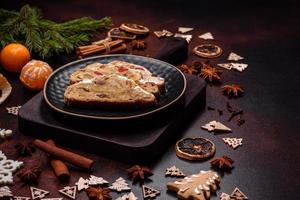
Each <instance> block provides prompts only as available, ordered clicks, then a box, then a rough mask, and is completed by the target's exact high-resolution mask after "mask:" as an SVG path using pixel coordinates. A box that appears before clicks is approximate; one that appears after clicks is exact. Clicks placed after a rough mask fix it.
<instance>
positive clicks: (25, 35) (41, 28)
mask: <svg viewBox="0 0 300 200" xmlns="http://www.w3.org/2000/svg"><path fill="white" fill-rule="evenodd" d="M0 21H1V22H2V25H1V26H0V45H1V47H3V46H5V45H6V44H8V43H11V42H15V41H19V42H20V43H22V44H24V45H25V46H27V47H28V49H29V50H30V51H31V53H35V54H37V55H38V56H39V57H41V58H46V57H50V56H52V55H54V54H59V53H63V52H66V53H70V52H71V51H72V50H74V49H75V48H76V47H78V46H80V45H82V44H85V43H87V42H88V41H89V39H90V37H91V36H92V35H93V34H95V33H96V32H97V31H103V30H105V29H108V28H109V27H110V26H111V19H110V18H109V17H104V18H102V19H100V20H95V19H93V18H90V17H83V18H79V19H74V20H71V21H68V22H64V23H55V22H53V21H50V20H47V19H44V18H43V16H42V13H41V11H40V10H39V9H38V8H35V7H30V6H29V5H25V6H23V7H22V8H21V9H20V12H19V13H18V12H14V11H7V10H4V9H0Z"/></svg>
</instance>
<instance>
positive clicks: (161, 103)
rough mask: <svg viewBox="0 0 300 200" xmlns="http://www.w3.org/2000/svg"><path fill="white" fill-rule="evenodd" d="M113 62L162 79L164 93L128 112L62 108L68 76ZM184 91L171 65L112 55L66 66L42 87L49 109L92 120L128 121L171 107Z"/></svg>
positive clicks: (58, 70) (123, 55)
mask: <svg viewBox="0 0 300 200" xmlns="http://www.w3.org/2000/svg"><path fill="white" fill-rule="evenodd" d="M114 60H121V61H126V62H129V63H134V64H137V65H142V66H144V67H146V68H147V69H149V70H150V71H151V72H152V73H153V75H154V76H159V77H162V78H164V79H165V82H166V92H165V93H163V94H161V95H160V97H159V100H158V103H157V104H156V105H155V106H152V107H147V108H139V109H132V110H128V109H127V110H116V109H114V110H108V109H105V110H103V109H102V110H101V109H100V108H97V109H91V108H78V107H67V106H65V104H64V92H65V89H66V87H67V86H68V85H69V77H70V74H72V73H73V72H74V71H76V70H78V69H80V68H83V67H85V66H86V65H88V64H91V63H95V62H100V63H108V62H111V61H114ZM185 88H186V79H185V77H184V75H183V74H182V72H181V71H180V70H178V69H177V68H176V67H174V66H173V65H170V64H168V63H165V62H163V61H160V60H156V59H153V58H147V57H142V56H135V55H125V54H116V55H104V56H96V57H90V58H86V59H82V60H78V61H75V62H71V63H68V64H66V65H64V66H62V67H60V68H58V69H57V70H55V71H54V72H53V73H52V75H51V76H50V77H49V78H48V80H47V82H46V84H45V88H44V97H45V100H46V102H47V104H48V105H49V106H50V107H51V108H53V109H54V110H56V111H58V112H61V113H64V114H68V115H72V116H78V117H85V118H92V119H128V118H137V117H141V116H145V115H148V114H151V113H154V112H157V111H159V110H162V109H164V108H166V107H168V106H170V105H172V104H173V103H175V102H176V101H177V100H178V99H179V98H180V97H181V96H182V95H183V94H184V91H185Z"/></svg>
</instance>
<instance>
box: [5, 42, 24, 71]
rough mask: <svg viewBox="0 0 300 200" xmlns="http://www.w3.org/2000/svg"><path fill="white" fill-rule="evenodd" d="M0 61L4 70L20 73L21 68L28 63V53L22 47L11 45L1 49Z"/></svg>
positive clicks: (15, 44) (16, 44)
mask: <svg viewBox="0 0 300 200" xmlns="http://www.w3.org/2000/svg"><path fill="white" fill-rule="evenodd" d="M0 60H1V63H2V66H3V68H4V69H5V70H7V71H9V72H20V71H21V70H22V68H23V66H24V65H25V64H26V63H27V62H28V61H30V52H29V50H28V49H27V48H26V47H25V46H24V45H22V44H18V43H12V44H9V45H7V46H5V47H4V48H3V49H2V51H1V54H0Z"/></svg>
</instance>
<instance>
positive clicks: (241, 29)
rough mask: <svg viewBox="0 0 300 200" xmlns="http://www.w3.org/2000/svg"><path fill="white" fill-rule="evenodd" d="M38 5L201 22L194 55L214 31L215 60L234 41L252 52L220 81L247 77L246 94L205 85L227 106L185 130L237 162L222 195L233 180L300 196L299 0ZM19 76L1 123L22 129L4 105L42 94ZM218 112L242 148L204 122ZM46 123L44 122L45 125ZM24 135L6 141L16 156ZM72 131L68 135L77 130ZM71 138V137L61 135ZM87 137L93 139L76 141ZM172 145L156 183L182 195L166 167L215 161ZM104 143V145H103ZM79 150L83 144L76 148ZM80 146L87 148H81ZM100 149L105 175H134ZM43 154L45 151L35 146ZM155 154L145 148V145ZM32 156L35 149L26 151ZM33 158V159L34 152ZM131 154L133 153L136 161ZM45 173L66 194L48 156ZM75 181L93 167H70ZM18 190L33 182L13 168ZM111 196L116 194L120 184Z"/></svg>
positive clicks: (235, 47)
mask: <svg viewBox="0 0 300 200" xmlns="http://www.w3.org/2000/svg"><path fill="white" fill-rule="evenodd" d="M27 2H31V3H32V4H34V5H37V6H40V7H41V8H42V9H43V11H44V14H45V16H46V17H48V18H50V19H52V20H56V21H64V20H67V19H72V18H74V17H81V16H86V15H91V16H93V17H101V16H104V15H109V16H111V17H112V18H113V20H114V24H115V25H116V26H118V25H120V24H121V23H123V22H136V23H140V24H143V25H146V26H148V27H149V28H150V29H151V30H161V29H164V28H165V29H168V30H170V31H176V29H177V27H178V26H183V25H184V26H192V27H194V28H196V30H195V31H194V32H192V33H193V35H194V38H193V40H192V42H191V44H190V51H189V57H188V59H187V61H186V63H187V64H190V63H191V62H192V61H193V60H195V59H197V57H196V56H194V55H193V54H192V52H191V49H192V48H193V47H194V46H196V45H198V44H201V43H203V42H205V41H202V40H200V39H198V38H197V35H198V34H201V33H204V32H207V31H210V32H212V33H213V35H214V36H215V38H216V40H215V41H213V43H215V44H218V45H220V46H221V47H222V48H223V50H224V54H223V55H222V56H221V57H220V58H218V59H214V60H212V63H214V64H216V63H219V62H225V61H226V57H227V56H228V54H229V52H230V51H234V52H236V53H238V54H240V55H241V56H243V57H245V61H244V62H246V63H248V64H249V67H248V68H247V70H246V71H245V72H243V73H239V72H234V71H224V73H223V74H222V83H223V84H227V83H238V84H241V85H243V86H244V87H245V90H246V92H245V95H244V96H243V97H242V98H239V99H232V100H228V99H227V97H225V96H223V95H222V93H221V92H220V87H218V86H212V87H208V88H207V105H210V106H214V107H217V108H221V109H223V110H224V115H223V116H221V117H219V116H218V114H217V112H213V111H206V112H203V113H202V114H200V115H199V116H198V118H197V120H195V121H193V122H192V124H191V126H190V127H189V128H188V129H187V130H186V131H184V133H183V136H201V137H206V138H208V139H210V140H211V141H213V142H214V143H215V145H216V155H215V156H222V155H227V156H229V157H231V158H232V159H233V160H234V161H235V163H234V166H235V168H234V169H233V170H232V172H231V173H229V174H228V173H226V174H224V176H223V177H222V180H221V184H220V189H219V190H218V192H217V195H218V196H213V197H212V198H211V199H212V200H217V199H219V195H220V194H221V192H227V193H230V192H231V191H232V190H233V189H234V187H236V186H237V187H239V188H240V189H241V190H242V191H243V192H244V193H245V194H246V195H247V196H248V197H249V199H252V200H266V199H268V200H271V199H272V200H283V199H300V193H299V188H300V184H299V176H300V162H299V160H300V154H299V146H300V143H299V140H300V137H299V132H300V130H299V121H300V116H299V113H300V107H299V102H300V98H299V96H300V90H299V85H300V81H299V80H300V79H299V73H300V67H299V66H300V57H299V52H300V47H299V43H300V42H299V36H300V26H299V24H300V14H299V13H300V5H299V3H298V2H297V1H290V0H287V1H258V0H255V1H247V2H246V1H232V0H229V1H183V0H175V1H170V0H166V1H132V0H130V1H121V0H111V1H96V0H86V1H79V0H74V1H66V0H65V1H48V2H47V1H38V0H33V1H27ZM23 4H24V1H13V2H12V1H6V0H5V1H1V7H2V8H10V9H19V8H20V6H21V5H23ZM146 41H147V42H148V43H149V45H148V48H147V50H146V51H145V52H143V51H141V52H137V51H135V52H133V53H134V54H140V55H147V54H149V55H150V56H153V55H156V51H157V48H158V47H161V46H162V45H163V43H164V41H163V40H159V39H157V38H156V37H155V36H154V35H153V34H150V35H149V37H148V38H146ZM73 60H75V57H74V56H73V55H71V56H60V57H55V58H53V59H50V60H49V63H50V64H51V65H52V66H53V67H54V68H57V67H59V66H61V65H63V64H66V63H68V62H70V61H73ZM4 74H5V75H6V76H7V77H8V79H9V80H10V82H11V83H12V84H13V87H14V89H13V93H12V95H11V97H10V98H9V99H8V101H6V102H5V103H4V104H3V105H1V107H0V127H3V128H11V129H13V130H14V131H17V128H18V127H17V118H16V117H14V116H10V115H7V114H6V111H5V106H13V105H17V104H21V105H22V104H24V103H25V102H26V101H27V100H28V99H29V98H30V97H32V96H33V95H34V94H32V93H30V92H28V91H26V90H25V89H24V88H23V87H22V86H21V84H20V82H19V81H18V77H17V76H15V75H8V74H7V73H4ZM227 101H230V102H231V103H232V105H233V106H235V107H238V108H242V109H243V110H244V112H245V114H244V118H245V119H246V123H245V124H244V125H243V126H241V127H238V126H237V125H236V122H235V120H233V121H232V122H229V123H228V122H226V120H227V118H228V113H227V112H225V104H226V102H227ZM213 119H218V120H219V121H221V122H224V123H225V124H226V125H228V126H229V127H230V128H232V129H233V133H230V134H227V135H226V136H233V137H235V136H236V137H243V138H244V142H243V143H244V144H243V146H242V147H239V148H238V149H236V150H232V149H231V148H229V147H228V146H227V145H225V144H224V143H223V142H222V140H221V138H222V137H223V136H224V135H216V136H214V135H212V134H211V133H208V132H206V131H205V130H201V129H200V128H199V127H200V126H201V125H203V124H204V123H207V122H208V121H210V120H213ZM40 132H41V133H42V132H43V130H40ZM22 138H24V136H22V135H21V134H17V135H16V136H15V137H14V139H13V140H11V141H8V142H4V143H2V144H1V146H0V147H1V150H4V151H5V152H6V153H7V154H8V155H9V157H10V158H16V156H15V155H14V154H13V153H11V152H12V150H11V149H12V147H13V144H14V143H15V141H16V140H18V139H22ZM71 139H72V138H70V140H71ZM60 145H61V146H64V144H63V143H61V144H60ZM80 145H88V144H78V146H80ZM167 145H170V147H169V150H168V151H166V152H161V157H160V159H158V160H157V161H156V162H153V163H152V165H151V166H150V167H152V168H153V172H154V176H152V177H151V180H152V181H149V182H147V184H148V185H150V186H152V187H154V188H156V189H159V190H161V196H160V197H159V198H158V199H162V200H169V199H176V198H175V197H174V195H173V194H171V193H169V192H167V191H166V186H165V184H166V183H167V182H169V181H171V180H174V179H172V178H165V177H164V170H165V169H166V167H170V166H171V165H174V164H175V165H176V166H177V167H179V168H180V169H181V170H182V171H183V172H184V173H185V174H192V173H198V172H199V170H207V169H209V167H210V164H209V162H208V161H206V162H187V161H184V160H180V159H178V158H177V157H176V155H175V151H174V147H173V145H174V143H172V142H170V144H167ZM99 148H101V147H99ZM73 150H75V151H76V149H73ZM77 151H78V152H80V151H79V150H77ZM81 153H82V154H85V155H89V156H91V157H93V158H94V159H95V161H96V169H95V171H94V174H96V175H99V176H103V177H104V178H106V179H107V180H109V181H110V182H112V181H114V180H115V179H116V178H118V177H119V176H123V177H124V178H125V177H126V176H127V175H126V171H125V169H126V168H128V167H129V166H130V164H125V163H122V162H118V161H114V160H111V159H107V158H105V157H101V156H95V155H91V154H87V153H86V152H81ZM35 156H37V155H35ZM145 156H147V155H145ZM26 160H28V158H26ZM31 160H32V162H33V161H34V159H31ZM132 164H133V163H132ZM45 166H46V168H45V170H44V172H43V173H42V177H41V180H40V184H39V187H41V188H47V189H48V190H50V191H51V195H50V196H51V197H55V196H59V194H58V192H57V189H60V188H62V187H63V185H62V184H60V183H58V181H57V179H56V178H55V177H54V175H53V172H52V171H51V170H50V168H49V167H48V165H47V164H45ZM71 173H72V177H71V181H70V184H74V182H75V181H76V180H77V179H78V177H80V176H84V177H87V176H88V175H87V174H86V173H83V172H80V171H75V170H72V171H71ZM15 180H16V182H15V185H14V186H13V187H12V190H13V191H14V192H15V193H16V194H19V195H21V194H22V195H27V196H28V195H29V194H30V193H29V189H28V187H26V186H22V184H20V183H19V182H18V181H17V178H15ZM132 188H133V192H134V193H135V194H136V195H137V196H138V197H139V199H142V192H141V189H140V187H139V186H138V185H135V186H133V187H132ZM113 196H114V197H116V196H118V195H117V194H116V193H113ZM78 199H87V197H86V194H85V193H80V194H79V195H78Z"/></svg>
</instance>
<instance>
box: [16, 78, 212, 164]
mask: <svg viewBox="0 0 300 200" xmlns="http://www.w3.org/2000/svg"><path fill="white" fill-rule="evenodd" d="M186 78H187V90H186V93H185V95H184V97H183V98H182V99H181V100H180V101H179V102H178V103H177V104H176V105H174V106H172V107H171V108H169V109H167V110H163V111H161V112H159V113H156V114H153V115H151V116H147V117H144V118H139V119H135V120H120V121H108V120H86V119H82V118H76V117H71V116H67V115H62V114H60V113H57V112H55V111H53V110H52V109H51V108H49V107H48V105H47V104H46V103H45V101H44V99H43V94H42V92H41V93H39V94H37V95H36V96H34V97H33V98H32V99H31V100H29V101H28V102H27V103H26V104H24V105H23V106H22V108H21V110H20V111H19V129H20V131H21V132H23V133H24V134H29V135H32V136H34V137H36V138H41V139H48V138H51V139H54V140H55V141H57V142H58V144H59V143H61V144H63V145H64V146H70V147H72V148H73V149H83V150H87V151H91V152H93V153H97V154H102V155H105V156H108V157H112V158H114V159H119V160H128V161H132V160H141V159H147V160H152V159H155V157H157V156H159V155H161V154H162V152H163V150H164V149H165V148H166V147H168V145H166V144H168V140H170V139H172V138H176V136H178V134H180V133H181V132H182V130H183V129H184V128H185V127H186V126H187V125H188V124H189V123H188V122H189V121H190V120H191V119H192V117H193V116H195V114H197V113H198V112H199V111H200V110H201V109H202V108H203V107H204V105H205V97H206V93H205V89H206V83H205V82H204V81H203V80H202V79H199V78H198V77H195V76H186ZM145 155H147V156H145Z"/></svg>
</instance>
